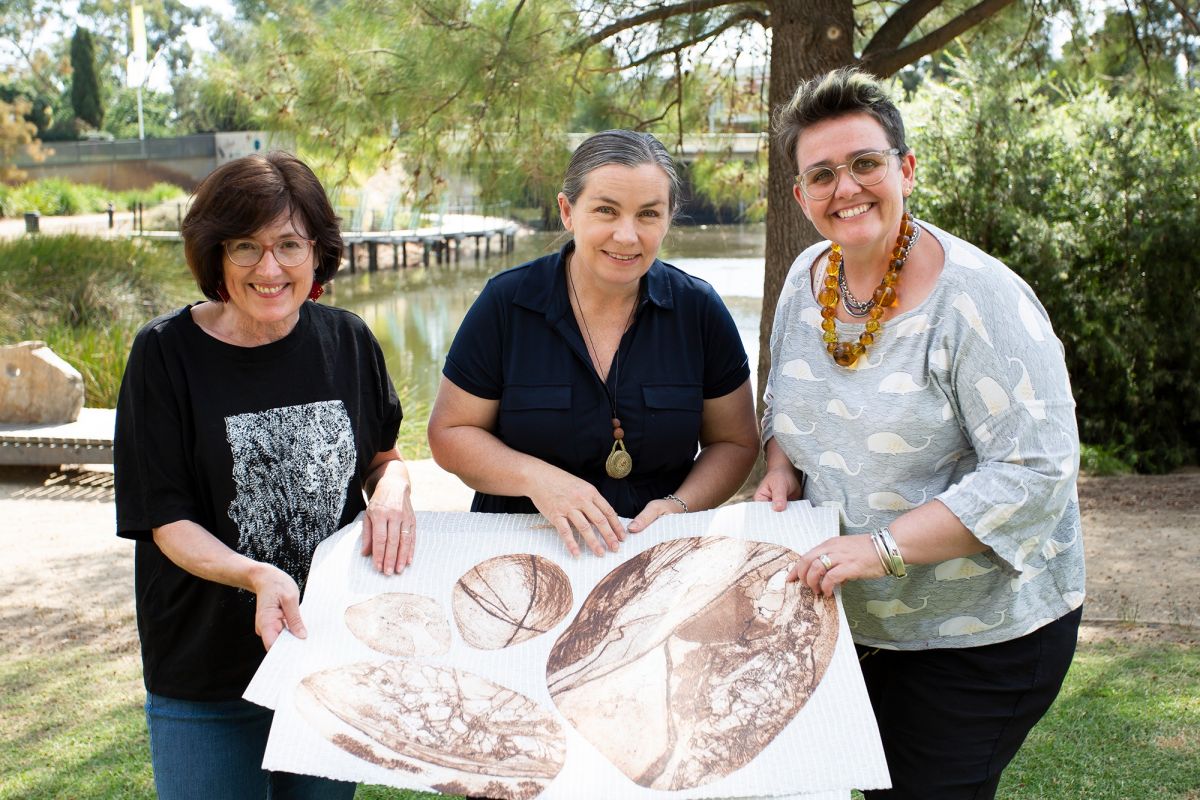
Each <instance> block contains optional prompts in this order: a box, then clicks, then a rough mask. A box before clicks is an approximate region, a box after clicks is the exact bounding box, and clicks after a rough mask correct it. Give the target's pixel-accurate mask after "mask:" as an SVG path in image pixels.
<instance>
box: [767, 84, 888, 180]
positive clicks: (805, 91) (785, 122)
mask: <svg viewBox="0 0 1200 800" xmlns="http://www.w3.org/2000/svg"><path fill="white" fill-rule="evenodd" d="M847 114H868V115H870V116H872V117H874V118H875V120H876V121H877V122H878V123H879V124H880V125H881V126H882V127H883V130H884V133H886V134H887V137H888V142H889V143H890V144H891V146H892V147H895V148H896V149H897V150H899V151H900V154H901V155H904V154H905V153H907V152H908V145H906V144H905V143H904V120H903V119H901V117H900V109H898V108H896V104H895V103H893V102H892V99H891V98H890V97H888V93H887V91H886V90H884V88H883V84H881V83H880V82H879V81H877V80H875V78H873V77H871V76H870V75H868V74H867V73H865V72H862V71H860V70H857V69H855V68H854V67H842V68H840V69H835V70H833V71H832V72H827V73H825V74H824V75H818V76H817V77H815V78H813V79H812V80H808V81H805V82H804V83H801V84H800V85H799V86H797V87H796V92H795V94H793V95H792V99H791V100H789V101H788V102H787V103H785V104H784V105H782V106H780V107H779V108H778V109H776V111H775V118H774V120H772V125H771V127H772V129H773V132H774V134H775V140H776V141H777V142H778V143H779V146H780V147H782V148H783V152H784V153H785V154H787V160H788V163H789V164H790V165H791V166H792V174H793V175H795V174H798V173H799V171H800V165H799V164H798V163H797V162H796V145H797V143H799V141H800V134H801V133H803V132H804V129H805V128H808V127H811V126H813V125H816V124H817V123H818V122H824V121H825V120H827V119H835V118H837V117H844V116H846V115H847Z"/></svg>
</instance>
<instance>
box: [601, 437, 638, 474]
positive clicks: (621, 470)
mask: <svg viewBox="0 0 1200 800" xmlns="http://www.w3.org/2000/svg"><path fill="white" fill-rule="evenodd" d="M604 471H605V472H607V473H608V477H610V478H617V479H618V480H620V479H621V478H624V477H625V476H627V475H628V474H629V473H630V472H632V471H633V457H632V456H631V455H629V451H627V450H626V449H625V442H623V441H621V440H620V439H617V440H616V441H615V442H613V448H612V452H611V453H609V454H608V459H607V460H605V462H604Z"/></svg>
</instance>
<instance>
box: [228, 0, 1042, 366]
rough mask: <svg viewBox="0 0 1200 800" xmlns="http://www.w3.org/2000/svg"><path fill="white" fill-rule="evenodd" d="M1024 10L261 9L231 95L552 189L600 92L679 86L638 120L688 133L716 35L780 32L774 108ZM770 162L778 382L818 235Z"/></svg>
mask: <svg viewBox="0 0 1200 800" xmlns="http://www.w3.org/2000/svg"><path fill="white" fill-rule="evenodd" d="M1041 1H1042V0H1024V2H1023V3H1022V5H1021V6H1020V9H1021V13H1022V14H1023V15H1024V16H1025V17H1027V18H1028V25H1029V27H1030V28H1033V27H1038V26H1040V25H1041V23H1042V21H1043V19H1044V16H1045V9H1044V8H1043V7H1042V6H1041V5H1040V3H1041ZM247 2H248V0H247ZM1014 2H1015V0H902V2H899V3H896V2H886V1H885V0H653V1H651V0H574V2H571V0H545V2H537V3H531V2H527V1H526V0H406V1H404V2H399V1H398V0H345V2H343V3H337V4H335V3H329V4H328V7H327V10H326V11H325V12H323V13H322V12H315V11H314V10H313V9H312V8H311V7H307V6H306V4H302V3H299V2H293V0H261V2H260V1H259V0H255V3H254V4H253V5H254V7H255V8H261V9H265V11H263V12H262V15H261V16H260V17H259V23H258V25H259V37H260V41H259V46H258V47H257V48H256V49H257V51H258V52H260V53H261V54H262V55H261V56H260V58H259V59H257V60H256V61H252V62H250V63H248V64H247V65H245V66H244V67H243V68H242V69H241V70H240V71H239V74H240V80H239V82H238V85H236V86H230V91H234V92H241V93H243V94H244V95H246V96H247V97H248V99H250V100H252V101H253V102H255V103H256V104H258V105H259V107H266V108H269V109H271V110H272V111H271V113H272V114H273V116H274V118H275V119H276V120H277V121H278V122H280V123H281V124H286V125H290V126H291V127H293V129H294V130H296V131H297V133H298V134H300V135H301V136H306V135H307V136H311V137H313V138H315V139H317V140H319V141H320V142H322V143H323V144H324V146H326V147H327V148H332V151H334V152H336V153H337V154H338V155H339V156H340V157H341V158H340V160H341V161H342V162H343V163H344V162H345V156H346V155H362V154H363V152H365V151H367V150H370V147H371V145H370V143H371V142H373V141H374V142H380V141H382V142H383V143H384V145H383V146H384V149H387V148H393V149H397V150H400V151H403V152H404V153H405V154H406V156H409V157H412V158H413V162H412V163H413V164H415V167H414V170H415V171H416V172H417V173H418V174H421V175H425V176H428V175H429V174H430V171H431V170H432V171H436V170H437V169H438V167H439V165H445V164H446V163H447V162H448V161H450V160H451V159H450V158H449V155H450V151H449V150H448V149H447V148H448V147H449V146H451V145H453V146H454V147H455V148H457V152H458V154H459V158H458V159H457V160H455V161H454V162H453V163H455V164H456V165H458V164H463V163H465V164H467V165H468V166H475V167H483V168H487V167H491V166H495V165H497V164H507V165H509V167H510V169H509V170H508V171H507V172H505V173H504V174H502V175H500V176H499V179H501V180H504V179H511V180H514V181H524V182H526V183H527V184H528V183H530V182H536V181H537V180H538V179H541V180H543V181H547V180H548V181H550V182H551V183H552V182H553V181H554V180H555V179H556V178H557V176H558V175H559V174H560V170H561V166H562V163H563V160H564V159H565V153H564V151H563V148H562V139H563V136H562V134H563V133H564V132H565V131H564V128H565V127H566V121H567V120H568V119H569V118H570V114H569V113H568V112H567V111H566V109H569V108H571V107H575V101H573V100H571V98H573V97H574V98H576V99H578V98H579V97H580V96H587V95H589V93H591V92H593V91H594V87H596V86H597V82H599V83H600V84H601V85H603V84H604V83H605V82H611V81H613V80H617V77H616V76H617V75H618V74H638V75H641V76H643V77H647V78H649V79H650V80H651V83H653V82H654V81H655V80H658V81H660V83H661V79H662V78H663V77H664V76H666V77H667V81H666V84H665V86H664V89H665V90H664V91H663V92H662V93H661V95H660V96H659V98H658V103H657V106H658V108H659V109H660V111H659V113H657V114H654V115H652V116H650V117H648V118H647V117H641V116H639V115H635V116H631V117H630V121H629V122H628V126H629V127H636V128H641V129H653V128H654V126H656V125H659V124H661V123H662V122H663V121H669V122H670V123H671V124H672V125H676V126H678V128H679V133H682V131H683V130H684V125H683V124H682V120H683V116H684V115H683V113H682V112H683V105H684V96H685V93H686V91H687V90H688V87H689V86H690V85H691V84H694V83H695V80H696V79H695V76H694V75H693V74H692V70H691V69H690V68H689V66H688V65H689V64H690V63H692V61H691V60H692V59H693V57H694V56H695V54H696V53H697V51H703V50H704V49H705V48H711V47H712V46H713V44H714V43H723V45H722V46H724V47H730V46H732V47H734V48H736V47H738V46H739V45H740V43H741V42H743V41H745V40H746V39H762V38H763V37H764V34H765V37H766V39H767V41H769V70H768V96H767V102H768V104H769V106H770V107H771V108H776V107H778V106H779V105H781V104H782V103H784V102H786V101H787V100H788V99H789V97H790V95H791V94H792V92H793V90H794V89H795V87H796V86H797V84H799V83H800V82H801V81H803V80H806V79H808V78H812V77H814V76H816V75H819V74H821V73H823V72H825V71H828V70H830V69H834V68H837V67H841V66H847V65H857V66H858V67H860V68H862V69H864V70H867V71H869V72H871V73H873V74H875V75H877V76H879V77H888V76H891V75H893V74H895V73H896V72H897V71H898V70H900V69H901V68H903V67H905V66H907V65H910V64H913V63H914V62H916V61H917V60H919V59H921V58H922V57H924V56H926V55H929V54H932V53H934V52H936V51H938V50H939V49H941V48H943V47H945V46H946V45H947V44H949V43H950V42H952V41H953V40H955V39H956V38H957V37H959V36H961V35H962V34H964V33H966V32H968V31H971V30H972V29H974V28H976V27H977V26H980V25H981V24H983V23H985V22H986V21H988V20H990V19H991V18H992V17H994V16H995V15H996V14H998V13H999V12H1001V11H1002V10H1004V9H1005V8H1006V7H1008V6H1010V5H1013V4H1014ZM739 37H740V38H739ZM347 42H349V43H353V45H352V46H351V49H349V50H347V49H346V47H345V46H344V44H343V43H347ZM335 43H336V46H335ZM372 152H374V153H378V152H379V150H378V148H377V147H376V149H375V150H374V151H372ZM501 153H506V154H509V157H508V158H507V159H501V158H500V157H499V156H500V154H501ZM514 154H515V155H514ZM767 162H768V169H767V173H768V174H767V235H766V238H767V241H766V277H765V284H764V290H763V317H762V325H761V331H760V342H761V347H760V350H759V352H760V356H759V375H760V378H762V379H765V377H766V374H767V368H768V365H769V358H770V353H769V347H768V341H769V335H770V328H771V325H772V322H773V318H774V309H775V302H776V298H777V296H778V294H779V290H780V287H781V286H782V283H783V279H784V277H785V276H786V273H787V269H788V267H789V265H790V264H791V262H792V260H793V258H794V257H795V255H796V253H798V252H799V250H800V249H801V248H802V247H804V246H805V245H807V244H809V243H811V242H812V241H814V240H815V239H816V232H815V230H813V229H812V227H811V226H810V225H809V224H808V222H807V221H806V220H805V219H804V217H803V215H802V214H801V213H800V212H799V210H798V209H796V208H795V207H794V201H793V200H792V194H791V191H792V185H793V176H792V174H791V169H790V167H789V166H788V163H787V158H786V155H785V154H784V153H783V152H782V151H781V150H780V148H778V147H777V146H776V145H775V143H774V142H771V144H770V145H769V152H768V158H767ZM477 172H478V174H479V175H480V176H481V177H488V176H489V174H490V173H486V170H485V169H479V170H477Z"/></svg>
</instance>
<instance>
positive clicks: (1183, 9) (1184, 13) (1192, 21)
mask: <svg viewBox="0 0 1200 800" xmlns="http://www.w3.org/2000/svg"><path fill="white" fill-rule="evenodd" d="M1171 5H1173V6H1175V10H1176V11H1178V12H1179V16H1181V17H1183V18H1184V19H1185V20H1187V22H1188V24H1189V25H1191V26H1192V30H1194V31H1195V32H1196V33H1200V24H1197V22H1196V18H1195V17H1193V16H1192V15H1191V14H1190V13H1188V10H1187V6H1185V5H1184V4H1183V3H1181V2H1179V0H1171Z"/></svg>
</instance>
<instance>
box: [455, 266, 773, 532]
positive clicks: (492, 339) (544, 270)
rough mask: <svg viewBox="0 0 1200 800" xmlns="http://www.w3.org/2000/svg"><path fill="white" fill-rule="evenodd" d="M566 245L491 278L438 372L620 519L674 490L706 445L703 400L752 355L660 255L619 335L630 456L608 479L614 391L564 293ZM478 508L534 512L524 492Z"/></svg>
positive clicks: (730, 385)
mask: <svg viewBox="0 0 1200 800" xmlns="http://www.w3.org/2000/svg"><path fill="white" fill-rule="evenodd" d="M573 248H574V243H573V242H569V243H568V244H567V245H566V246H565V247H563V249H562V250H561V251H560V252H559V253H558V254H556V255H549V256H545V257H543V258H539V259H537V260H535V261H530V262H529V263H527V264H522V265H521V266H519V267H514V268H513V269H511V270H507V271H506V272H502V273H501V274H499V275H496V276H495V277H493V278H492V279H491V280H489V281H488V282H487V285H486V286H485V287H484V289H483V291H482V292H481V293H480V295H479V298H478V299H477V300H476V301H475V303H474V305H472V306H471V309H470V311H468V312H467V316H466V319H464V320H463V324H462V327H460V328H459V329H458V333H457V334H456V335H455V337H454V343H453V344H452V345H451V346H450V352H449V354H448V355H447V357H446V366H445V368H444V369H443V370H442V372H443V374H444V375H445V376H446V377H447V378H448V379H449V380H450V381H452V382H453V383H454V384H455V385H456V386H458V387H459V388H460V389H463V390H464V391H466V392H468V393H470V394H473V395H475V396H476V397H482V398H484V399H487V400H499V401H500V410H499V415H498V417H497V422H496V430H495V431H493V433H495V435H496V436H497V437H499V439H500V440H501V441H502V442H504V443H505V444H507V445H508V446H509V447H511V448H513V449H514V450H519V451H521V452H522V453H528V454H529V455H531V456H534V457H536V458H540V459H542V460H543V461H546V462H548V463H550V464H553V465H554V466H556V467H560V468H562V469H564V470H566V471H567V472H570V473H571V474H572V475H576V476H578V477H580V478H582V479H584V480H586V481H588V482H589V483H591V484H592V485H593V486H595V487H596V488H597V489H598V490H599V491H600V494H602V495H603V496H604V498H605V499H606V500H608V502H609V503H610V504H611V505H612V507H613V508H614V509H615V510H616V512H617V513H618V514H620V515H621V516H623V517H633V516H636V515H637V514H638V513H639V512H640V511H641V510H642V508H644V507H645V505H646V503H648V502H650V501H651V500H654V499H656V498H659V497H662V496H663V495H666V494H668V493H670V492H674V491H675V490H676V489H678V488H679V485H680V484H681V483H682V482H683V479H684V478H685V477H687V474H688V472H689V471H690V470H691V467H692V462H693V461H694V460H695V458H696V453H697V451H698V450H699V437H700V418H701V412H702V410H703V407H704V401H705V400H706V399H711V398H715V397H722V396H724V395H726V394H729V393H730V392H732V391H733V390H734V389H736V388H738V387H739V386H741V385H742V383H743V382H745V381H746V379H747V378H749V377H750V366H749V363H748V360H747V358H746V350H745V348H744V347H743V346H742V341H741V338H740V337H739V336H738V331H737V326H736V325H735V324H734V322H733V317H731V316H730V314H729V310H728V309H727V308H726V307H725V304H724V303H723V302H722V301H721V298H720V296H718V295H717V293H716V292H715V291H714V290H713V288H712V286H710V285H709V284H708V283H706V282H705V281H702V280H700V279H699V278H694V277H692V276H691V275H688V274H687V273H686V272H683V271H682V270H680V269H677V268H675V267H672V266H671V265H669V264H664V263H663V262H661V261H658V260H655V262H654V263H653V264H652V265H651V266H650V270H649V271H648V272H647V273H646V276H645V277H644V278H643V279H642V292H641V300H640V301H639V305H638V310H637V315H636V317H635V318H634V322H633V325H632V327H630V329H629V330H628V331H627V332H626V333H625V336H624V337H623V338H622V339H621V344H620V347H619V348H618V351H617V352H618V355H617V368H616V369H610V370H609V376H608V386H609V391H610V392H612V394H613V397H614V399H615V401H616V405H617V417H618V418H619V419H620V420H621V426H622V427H623V428H624V431H625V446H626V448H627V449H628V450H629V454H630V456H631V457H632V458H633V471H632V472H631V473H630V475H629V476H628V477H626V478H623V479H620V480H617V479H614V478H610V477H609V476H608V474H607V473H606V472H605V471H604V462H605V459H607V458H608V455H609V453H610V452H611V450H612V446H613V436H612V423H611V418H612V415H611V412H610V409H609V401H608V396H607V395H606V394H605V392H604V387H603V386H602V384H601V382H600V377H599V376H598V375H597V374H596V370H595V369H594V368H593V367H592V360H591V358H590V357H589V355H588V350H587V346H586V345H585V344H584V340H583V335H582V334H581V333H580V330H579V326H578V325H577V324H576V322H575V315H574V314H573V313H572V311H571V303H570V300H569V299H568V297H567V283H566V277H565V276H566V272H565V264H566V257H567V255H568V254H569V253H570V252H571V250H572V249H573ZM471 510H472V511H490V512H501V513H534V512H536V511H537V509H536V508H535V507H534V505H533V503H532V502H531V501H530V500H529V499H528V498H525V497H502V496H496V495H488V494H483V493H481V492H477V493H476V494H475V500H474V502H473V503H472V505H471Z"/></svg>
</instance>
